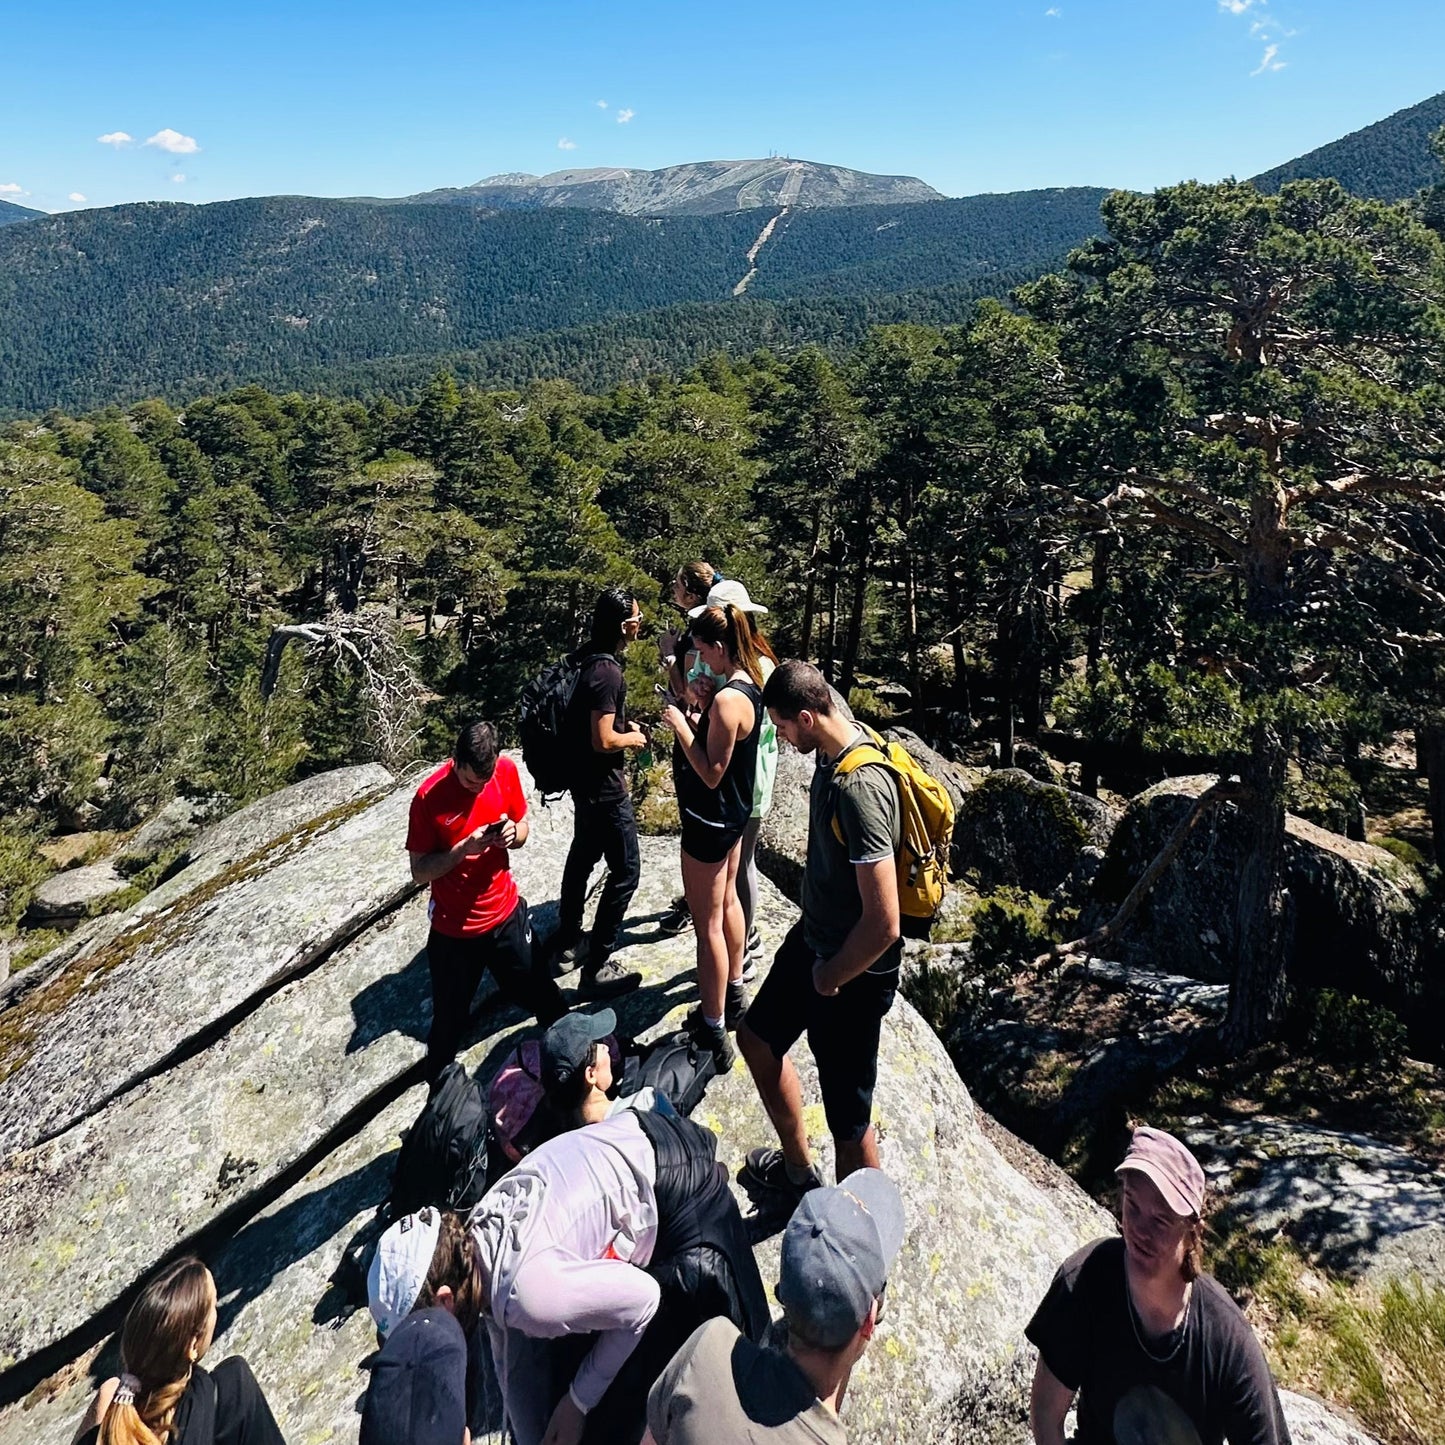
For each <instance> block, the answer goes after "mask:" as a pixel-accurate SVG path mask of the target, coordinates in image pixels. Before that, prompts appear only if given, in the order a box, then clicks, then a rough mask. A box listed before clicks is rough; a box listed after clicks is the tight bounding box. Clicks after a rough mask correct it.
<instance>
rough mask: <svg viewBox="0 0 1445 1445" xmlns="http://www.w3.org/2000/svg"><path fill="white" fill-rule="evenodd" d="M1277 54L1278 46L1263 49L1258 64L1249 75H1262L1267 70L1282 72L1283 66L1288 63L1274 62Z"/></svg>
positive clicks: (1284, 61)
mask: <svg viewBox="0 0 1445 1445" xmlns="http://www.w3.org/2000/svg"><path fill="white" fill-rule="evenodd" d="M1278 54H1279V46H1278V45H1266V46H1265V47H1264V55H1263V57H1262V58H1261V60H1260V62H1259V64H1258V65H1257V66H1256V67H1255V68H1254V69H1253V70H1251V71H1250V72H1249V73H1250V74H1251V75H1263V74H1264V73H1265V71H1267V70H1283V69H1284V68H1285V66H1286V65H1288V64H1289V61H1287V60H1276V59H1275V56H1276V55H1278Z"/></svg>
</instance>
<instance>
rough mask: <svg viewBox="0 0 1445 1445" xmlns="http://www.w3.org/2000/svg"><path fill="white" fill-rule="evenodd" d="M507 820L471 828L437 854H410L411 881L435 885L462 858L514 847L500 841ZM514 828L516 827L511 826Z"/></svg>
mask: <svg viewBox="0 0 1445 1445" xmlns="http://www.w3.org/2000/svg"><path fill="white" fill-rule="evenodd" d="M508 821H509V820H506V819H503V820H502V822H499V823H486V824H484V825H483V826H482V827H480V828H473V829H472V831H471V832H470V833H468V834H467V835H466V837H465V838H462V839H460V840H459V841H458V842H456V843H454V844H453V845H452V846H451V847H450V848H443V849H442V850H441V851H440V852H438V853H413V854H411V855H410V856H411V881H412V882H413V883H435V882H436V880H437V879H438V878H442V877H445V876H446V874H448V873H450V872H451V871H452V869H453V868H455V867H456V866H457V864H458V863H460V862H461V861H462V860H463V859H464V858H475V857H476V856H477V855H478V854H479V853H485V852H486V850H487V849H488V848H491V847H504V846H515V845H506V844H503V843H502V841H501V837H500V835H499V831H498V830H500V829H502V828H503V826H504V825H506V824H507V823H508ZM511 826H513V827H514V828H515V827H517V826H518V825H515V824H513V825H511Z"/></svg>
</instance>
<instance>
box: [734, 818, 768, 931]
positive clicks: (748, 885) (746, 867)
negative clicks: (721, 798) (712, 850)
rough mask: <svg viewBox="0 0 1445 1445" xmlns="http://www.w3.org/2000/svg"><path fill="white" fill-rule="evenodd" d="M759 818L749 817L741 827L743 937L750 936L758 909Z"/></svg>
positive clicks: (739, 877) (761, 825) (740, 870)
mask: <svg viewBox="0 0 1445 1445" xmlns="http://www.w3.org/2000/svg"><path fill="white" fill-rule="evenodd" d="M762 827H763V820H762V819H761V818H757V817H754V818H749V819H748V822H747V827H745V828H744V829H743V851H742V853H741V855H740V856H739V858H738V902H739V903H741V904H742V906H743V938H744V940H746V939H748V938H751V937H752V933H753V915H754V914H755V913H756V912H757V911H758V857H757V854H758V834H759V833H760V832H761V831H762Z"/></svg>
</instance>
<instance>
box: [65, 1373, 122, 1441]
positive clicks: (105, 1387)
mask: <svg viewBox="0 0 1445 1445" xmlns="http://www.w3.org/2000/svg"><path fill="white" fill-rule="evenodd" d="M119 1384H120V1377H119V1376H118V1375H112V1376H111V1377H110V1379H108V1380H102V1381H101V1382H100V1388H99V1389H98V1390H97V1391H96V1392H95V1398H94V1399H93V1400H91V1402H90V1408H89V1409H88V1410H87V1411H86V1412H85V1414H84V1415H82V1416H81V1420H80V1428H79V1429H78V1430H77V1431H76V1432H75V1434H74V1435H73V1436H72V1437H71V1445H80V1441H81V1440H82V1439H83V1438H84V1437H85V1432H86V1431H87V1430H94V1429H96V1428H97V1427H98V1426H99V1425H100V1422H101V1421H102V1420H104V1419H105V1412H106V1411H107V1410H109V1409H110V1402H111V1400H112V1399H113V1398H114V1396H115V1391H116V1387H117V1386H118V1385H119Z"/></svg>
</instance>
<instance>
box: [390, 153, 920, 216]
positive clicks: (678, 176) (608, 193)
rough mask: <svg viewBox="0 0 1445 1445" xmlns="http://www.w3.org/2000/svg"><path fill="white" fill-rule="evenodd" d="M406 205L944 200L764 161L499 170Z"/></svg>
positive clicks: (709, 209) (623, 206)
mask: <svg viewBox="0 0 1445 1445" xmlns="http://www.w3.org/2000/svg"><path fill="white" fill-rule="evenodd" d="M401 199H402V200H403V201H404V202H406V203H407V204H411V205H474V206H486V207H495V208H496V209H498V210H542V209H550V208H553V207H561V206H576V207H582V208H584V209H588V210H603V211H616V212H618V213H619V214H621V215H628V216H679V215H690V216H707V215H718V214H723V213H726V212H730V211H744V210H752V209H756V208H758V207H781V206H790V207H798V208H800V209H812V208H818V207H831V206H862V205H879V204H892V203H904V202H910V203H922V202H927V201H941V200H945V199H947V198H946V197H945V196H943V194H942V193H941V192H939V191H936V190H935V189H934V188H933V187H932V186H930V185H928V184H927V182H925V181H921V180H919V179H918V177H917V176H904V175H879V174H875V173H873V172H870V171H858V170H853V169H851V168H850V167H848V166H835V165H830V164H827V163H825V162H822V161H807V160H798V159H794V158H792V157H787V156H768V157H766V158H762V159H751V160H704V161H688V162H686V163H684V164H682V165H675V166H662V167H659V168H658V169H657V170H639V169H634V168H631V167H627V166H591V167H578V168H568V169H564V170H560V171H551V172H549V173H548V174H546V175H543V176H533V175H529V174H528V173H526V172H524V171H507V172H503V173H502V174H501V175H496V176H486V177H484V178H483V179H482V180H480V181H476V182H474V183H473V184H472V185H470V186H456V187H443V188H442V189H440V190H435V191H422V192H419V193H418V194H417V195H413V196H405V197H402V198H401Z"/></svg>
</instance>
